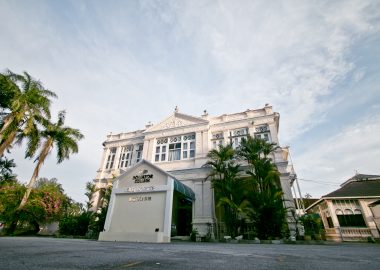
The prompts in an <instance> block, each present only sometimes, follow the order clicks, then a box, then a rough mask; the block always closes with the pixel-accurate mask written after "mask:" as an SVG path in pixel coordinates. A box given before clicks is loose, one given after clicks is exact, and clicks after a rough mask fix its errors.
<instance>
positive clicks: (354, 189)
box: [322, 178, 380, 198]
mask: <svg viewBox="0 0 380 270" xmlns="http://www.w3.org/2000/svg"><path fill="white" fill-rule="evenodd" d="M373 196H380V178H379V179H376V180H356V181H352V182H348V183H347V184H345V185H343V186H342V187H341V188H340V189H337V190H335V191H333V192H331V193H329V194H327V195H325V196H323V197H322V198H333V197H373Z"/></svg>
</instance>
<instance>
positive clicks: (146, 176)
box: [114, 159, 175, 188]
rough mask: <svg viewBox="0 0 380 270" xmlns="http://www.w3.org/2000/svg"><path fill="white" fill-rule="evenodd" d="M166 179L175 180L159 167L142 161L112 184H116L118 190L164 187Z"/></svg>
mask: <svg viewBox="0 0 380 270" xmlns="http://www.w3.org/2000/svg"><path fill="white" fill-rule="evenodd" d="M168 177H170V178H173V179H175V177H174V176H172V175H171V174H169V173H167V172H165V171H164V170H162V169H161V168H160V167H158V166H155V165H154V164H152V163H150V162H149V161H147V160H145V159H142V160H141V161H140V162H139V163H136V164H135V165H134V166H132V167H130V168H128V170H127V171H125V172H124V173H123V174H121V175H120V176H118V177H117V178H116V179H115V180H114V183H115V182H116V181H117V182H118V184H117V186H118V188H120V187H144V186H152V185H166V184H167V183H166V182H167V178H168Z"/></svg>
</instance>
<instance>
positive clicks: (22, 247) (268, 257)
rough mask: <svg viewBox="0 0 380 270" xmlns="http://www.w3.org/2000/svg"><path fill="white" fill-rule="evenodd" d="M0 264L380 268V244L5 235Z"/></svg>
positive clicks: (33, 266) (4, 267)
mask: <svg viewBox="0 0 380 270" xmlns="http://www.w3.org/2000/svg"><path fill="white" fill-rule="evenodd" d="M0 269H1V270H7V269H17V270H18V269H20V270H22V269H192V270H193V269H334V270H340V269H344V270H349V269H361V270H364V269H380V245H379V244H329V245H285V244H282V245H274V244H268V245H264V244H261V245H259V244H223V243H171V244H141V243H126V242H97V241H88V240H77V239H55V238H35V237H1V238H0Z"/></svg>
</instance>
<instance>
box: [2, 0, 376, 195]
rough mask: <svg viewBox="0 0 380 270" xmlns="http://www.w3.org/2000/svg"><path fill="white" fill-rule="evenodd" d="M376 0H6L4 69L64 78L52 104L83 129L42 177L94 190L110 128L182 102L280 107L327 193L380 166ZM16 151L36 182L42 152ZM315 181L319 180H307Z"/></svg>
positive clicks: (304, 167)
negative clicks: (91, 184) (30, 156)
mask: <svg viewBox="0 0 380 270" xmlns="http://www.w3.org/2000/svg"><path fill="white" fill-rule="evenodd" d="M379 29H380V2H378V1H375V0H374V1H366V0H357V1H248V0H246V1H245V0H240V1H206V0H202V1H195V0H192V1H80V0H76V1H40V0H35V1H26V0H25V1H20V0H15V1H10V0H9V1H5V0H0V63H1V66H0V68H1V70H2V71H3V70H5V69H6V68H9V69H11V70H12V71H14V72H17V73H19V72H22V71H24V70H25V71H27V72H29V73H30V74H31V75H32V76H34V77H35V78H37V79H40V80H41V81H42V82H43V83H44V86H45V87H46V88H48V89H51V90H53V91H55V92H56V93H57V94H58V96H59V99H58V100H55V101H54V104H53V112H54V114H56V113H57V112H58V111H59V110H61V109H66V111H67V117H66V123H67V125H70V126H72V127H75V128H79V129H80V130H81V131H82V132H83V133H84V135H85V136H86V138H85V140H83V141H81V142H80V152H79V154H78V155H75V156H72V158H71V159H70V160H69V161H65V162H64V163H63V164H60V165H58V166H57V165H55V163H56V160H55V155H54V153H52V154H51V156H50V157H49V160H48V161H47V162H46V164H45V166H44V167H43V169H42V171H41V174H40V175H41V176H44V177H49V178H51V177H57V178H58V180H59V181H60V182H61V183H62V185H63V187H64V189H65V190H66V192H67V193H68V194H69V195H70V196H72V197H73V198H74V199H75V200H77V201H82V202H83V201H84V200H85V197H84V192H85V191H84V188H85V183H86V182H87V181H91V180H92V179H93V178H94V176H95V174H96V170H97V169H98V167H99V163H100V159H101V155H102V146H101V143H102V142H103V141H104V140H105V136H106V135H107V134H108V133H109V132H111V131H112V132H113V133H118V132H125V131H132V130H136V129H141V128H144V126H145V124H146V123H148V121H152V122H153V123H157V122H159V121H160V120H162V119H163V118H165V117H167V116H168V115H169V114H170V113H171V112H172V111H173V109H174V107H175V106H176V105H178V106H179V108H180V111H181V112H183V113H186V114H190V115H195V116H200V115H201V114H202V112H203V110H204V109H207V110H208V112H209V114H210V115H215V116H216V115H220V114H223V113H233V112H239V111H244V110H246V109H247V108H250V109H255V108H261V107H263V106H264V104H265V103H270V104H271V105H272V106H273V108H274V110H275V111H277V112H279V113H280V114H281V120H280V133H279V136H280V144H281V145H283V146H285V145H289V146H290V147H291V153H292V159H293V162H294V166H295V169H296V172H297V174H298V177H299V179H305V180H300V184H301V189H302V193H303V194H305V193H310V194H311V195H312V196H313V197H319V196H321V195H324V194H326V193H328V192H330V191H332V190H334V189H336V188H337V187H338V186H339V184H340V183H342V182H343V181H344V180H346V179H347V178H349V177H351V176H352V175H353V174H354V173H355V171H358V172H359V173H368V174H380V168H379V161H378V157H379V156H380V139H379V134H380V89H379V86H380V76H379V71H380V46H379V44H380V33H379ZM12 157H13V158H14V159H15V161H16V163H17V165H18V167H17V169H16V173H17V174H18V176H19V179H20V180H22V181H24V182H26V181H28V180H29V177H30V176H31V174H32V171H33V166H34V164H33V163H32V161H30V160H25V161H24V160H23V149H22V148H17V147H15V148H14V150H13V155H12ZM306 180H313V181H306Z"/></svg>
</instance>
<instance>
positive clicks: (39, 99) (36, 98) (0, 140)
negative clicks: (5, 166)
mask: <svg viewBox="0 0 380 270" xmlns="http://www.w3.org/2000/svg"><path fill="white" fill-rule="evenodd" d="M0 87H1V91H2V92H4V93H8V94H9V95H8V94H7V97H9V100H8V102H6V103H4V106H6V107H7V110H9V111H10V112H9V113H8V114H6V115H5V117H3V119H2V121H1V122H2V123H1V125H0V127H1V128H0V156H1V155H2V154H3V153H4V151H5V150H6V149H8V148H9V147H10V146H11V144H12V143H13V141H14V140H15V138H16V135H17V133H18V132H20V130H21V132H23V133H24V134H25V135H27V134H28V133H30V132H32V131H33V129H35V128H36V126H37V124H40V123H42V122H43V119H50V104H51V100H50V98H52V97H57V95H56V94H55V93H54V92H52V91H50V90H47V89H45V88H44V87H43V86H42V84H41V82H39V81H36V80H35V79H33V78H32V77H31V76H30V75H29V74H28V73H27V72H24V73H23V75H20V74H16V73H13V72H12V71H10V70H8V71H6V72H5V73H4V74H1V77H0ZM3 90H4V91H3Z"/></svg>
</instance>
